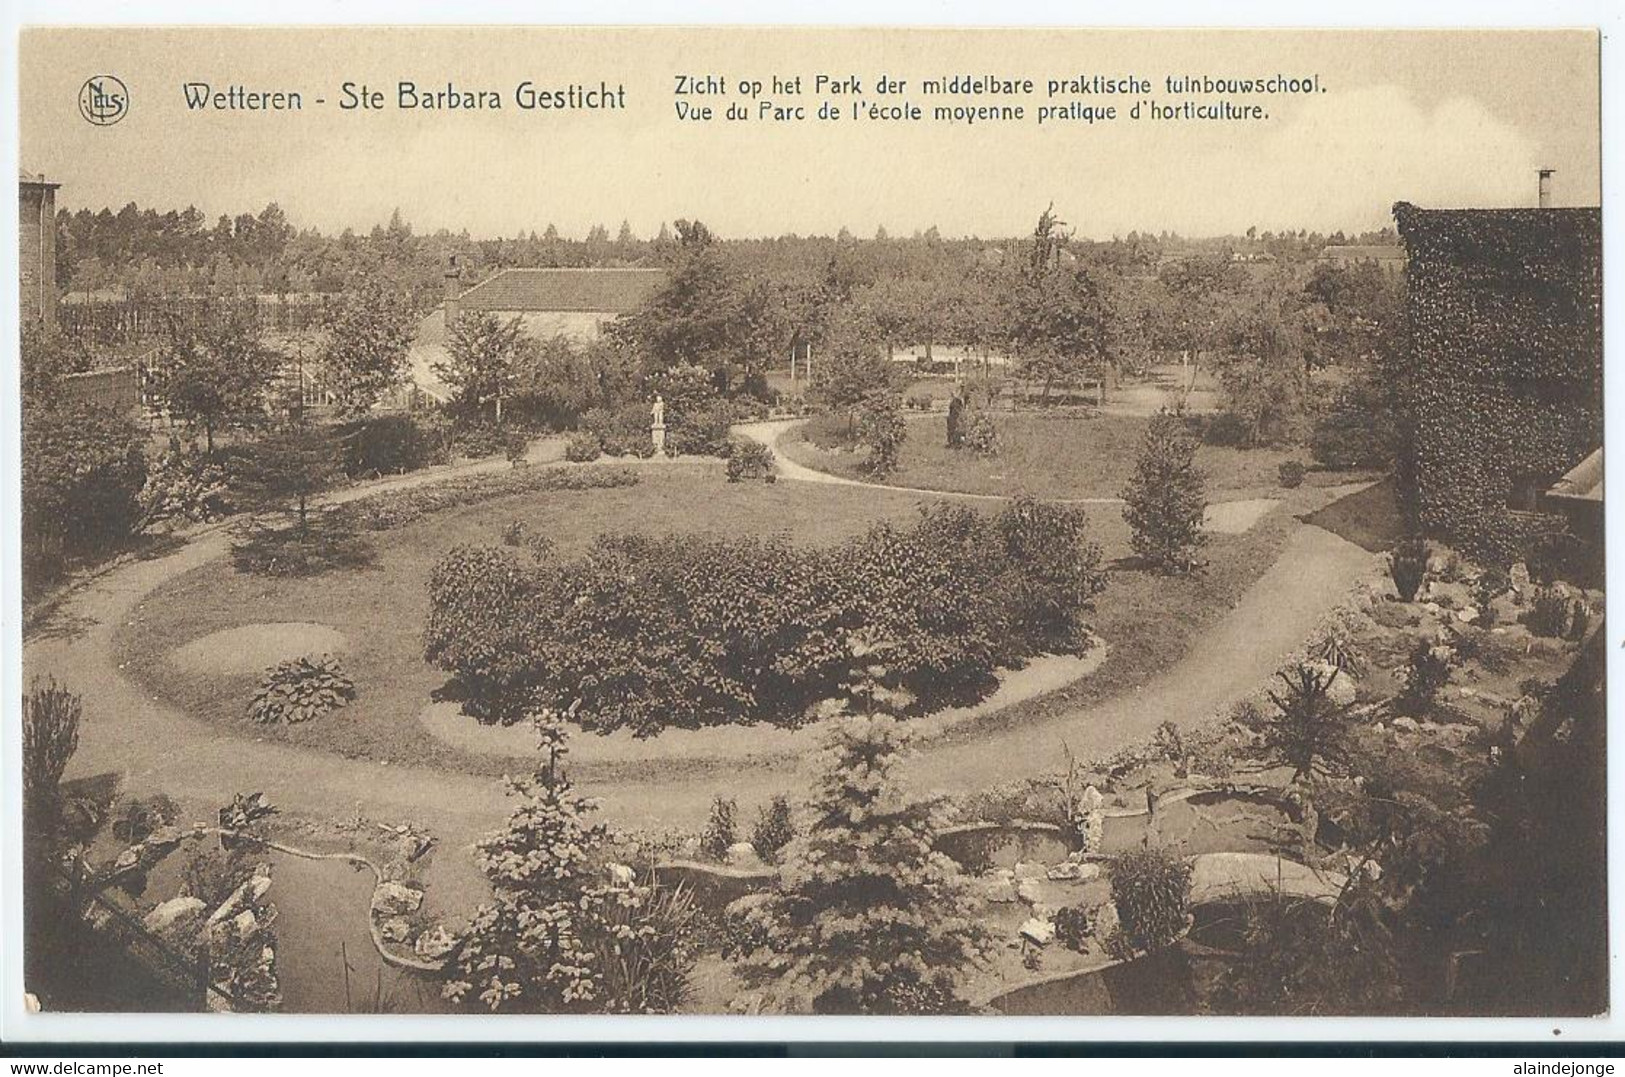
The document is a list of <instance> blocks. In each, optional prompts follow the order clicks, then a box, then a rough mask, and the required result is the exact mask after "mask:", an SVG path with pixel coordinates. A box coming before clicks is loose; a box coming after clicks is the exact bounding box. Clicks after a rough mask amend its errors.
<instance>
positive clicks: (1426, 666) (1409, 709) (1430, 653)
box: [1393, 640, 1450, 718]
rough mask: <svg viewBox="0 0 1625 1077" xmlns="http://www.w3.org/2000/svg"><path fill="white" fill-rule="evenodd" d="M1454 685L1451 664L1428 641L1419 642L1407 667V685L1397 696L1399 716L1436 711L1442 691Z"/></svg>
mask: <svg viewBox="0 0 1625 1077" xmlns="http://www.w3.org/2000/svg"><path fill="white" fill-rule="evenodd" d="M1449 683H1450V661H1449V659H1448V658H1446V657H1445V656H1444V655H1443V654H1441V653H1440V652H1439V651H1438V649H1436V648H1435V647H1434V646H1433V645H1432V644H1430V643H1428V641H1427V640H1418V641H1417V643H1416V646H1415V647H1414V648H1413V649H1412V650H1411V658H1410V663H1409V664H1408V665H1407V666H1406V667H1405V684H1404V687H1402V688H1401V689H1400V692H1399V694H1398V695H1397V696H1395V697H1394V702H1393V708H1394V711H1395V712H1396V713H1398V714H1402V715H1406V716H1409V717H1412V718H1420V717H1423V716H1424V715H1426V714H1428V713H1429V712H1430V711H1432V709H1433V703H1434V700H1435V699H1437V698H1438V695H1439V692H1440V691H1442V690H1443V689H1444V686H1445V685H1446V684H1449Z"/></svg>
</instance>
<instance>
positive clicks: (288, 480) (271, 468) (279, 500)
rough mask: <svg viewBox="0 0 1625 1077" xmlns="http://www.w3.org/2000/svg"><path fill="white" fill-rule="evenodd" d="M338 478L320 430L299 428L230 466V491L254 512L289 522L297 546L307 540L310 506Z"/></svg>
mask: <svg viewBox="0 0 1625 1077" xmlns="http://www.w3.org/2000/svg"><path fill="white" fill-rule="evenodd" d="M339 474H340V466H339V452H338V445H337V443H336V442H335V441H334V439H333V437H332V435H331V434H329V433H328V432H327V431H325V430H321V429H317V428H314V427H308V426H299V427H295V428H292V429H288V430H281V431H275V432H272V433H269V434H266V435H264V436H263V437H260V438H259V439H257V440H256V441H255V442H254V443H253V445H252V446H251V447H250V448H249V451H247V452H245V453H243V454H242V455H241V456H238V457H235V458H234V459H233V461H232V489H233V491H234V492H235V493H236V495H237V497H238V499H239V500H240V501H241V502H242V503H243V504H244V505H246V506H248V507H249V508H251V509H253V510H254V511H257V512H269V513H277V514H281V515H284V516H288V517H291V518H292V521H293V526H294V529H295V533H296V534H297V536H298V537H299V538H300V540H301V541H303V540H304V539H306V538H308V537H309V534H310V510H311V502H312V501H313V500H314V499H315V498H316V497H317V496H318V495H320V494H321V493H323V492H324V491H326V490H327V489H328V488H329V487H331V486H332V485H333V483H334V481H335V480H336V479H337V478H338V476H339Z"/></svg>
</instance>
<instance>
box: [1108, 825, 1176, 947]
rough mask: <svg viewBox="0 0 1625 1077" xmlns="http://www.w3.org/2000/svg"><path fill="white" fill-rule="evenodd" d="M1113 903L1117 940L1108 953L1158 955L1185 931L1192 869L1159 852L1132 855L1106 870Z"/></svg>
mask: <svg viewBox="0 0 1625 1077" xmlns="http://www.w3.org/2000/svg"><path fill="white" fill-rule="evenodd" d="M1111 882H1112V901H1113V903H1115V904H1116V906H1117V920H1118V932H1119V937H1118V938H1117V939H1116V940H1115V941H1114V943H1113V944H1112V945H1113V949H1115V950H1116V951H1117V952H1118V953H1119V954H1120V955H1123V956H1126V955H1127V954H1129V953H1134V952H1141V953H1145V952H1150V951H1153V950H1160V949H1162V948H1163V947H1165V946H1168V945H1170V944H1172V943H1173V942H1174V940H1176V939H1178V938H1179V936H1180V934H1181V933H1183V932H1184V930H1185V919H1186V910H1187V907H1188V906H1189V904H1190V896H1191V866H1190V865H1189V864H1188V863H1186V862H1185V861H1184V860H1181V859H1179V858H1178V857H1176V856H1174V855H1172V854H1170V853H1167V852H1165V851H1163V850H1161V849H1136V850H1133V851H1132V852H1127V853H1124V854H1122V855H1121V856H1119V857H1118V858H1117V859H1116V860H1115V861H1113V862H1112V868H1111Z"/></svg>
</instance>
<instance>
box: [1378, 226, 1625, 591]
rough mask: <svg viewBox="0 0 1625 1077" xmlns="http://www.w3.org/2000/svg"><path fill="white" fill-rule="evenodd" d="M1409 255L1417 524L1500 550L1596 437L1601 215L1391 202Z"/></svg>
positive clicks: (1517, 551)
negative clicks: (1518, 501)
mask: <svg viewBox="0 0 1625 1077" xmlns="http://www.w3.org/2000/svg"><path fill="white" fill-rule="evenodd" d="M1394 218H1395V220H1396V221H1397V222H1398V225H1399V234H1400V236H1401V237H1402V238H1403V239H1404V241H1405V246H1406V249H1407V251H1408V253H1409V263H1408V265H1407V267H1406V283H1407V297H1406V317H1407V327H1408V331H1409V339H1410V355H1409V361H1408V362H1407V363H1406V364H1404V365H1405V367H1406V377H1405V384H1404V385H1403V386H1402V387H1401V389H1402V398H1403V400H1404V405H1405V406H1404V408H1403V410H1404V412H1405V418H1406V424H1405V425H1406V426H1408V428H1409V429H1408V431H1407V433H1408V438H1407V440H1409V441H1410V442H1411V449H1412V452H1413V459H1412V460H1411V461H1409V463H1411V464H1412V466H1411V467H1404V468H1401V469H1400V471H1401V477H1402V481H1403V482H1405V483H1407V484H1409V485H1411V486H1412V487H1413V488H1412V489H1410V490H1408V491H1406V493H1408V494H1410V495H1411V496H1412V497H1413V498H1414V501H1412V504H1413V505H1414V506H1415V509H1416V511H1417V513H1418V516H1419V523H1420V524H1421V526H1422V528H1423V529H1424V530H1425V531H1427V532H1428V533H1430V534H1434V535H1438V536H1439V537H1441V538H1444V539H1446V540H1448V541H1451V542H1453V543H1455V544H1456V545H1458V546H1460V547H1461V548H1463V549H1464V550H1466V551H1467V552H1468V553H1470V554H1472V555H1474V556H1479V557H1485V558H1493V559H1495V560H1500V561H1507V560H1512V559H1515V558H1517V557H1519V556H1521V555H1522V554H1523V553H1524V547H1525V546H1526V544H1527V543H1528V541H1529V540H1530V538H1531V537H1532V536H1531V534H1530V532H1531V529H1532V527H1535V526H1538V525H1535V524H1533V523H1532V522H1531V521H1530V520H1529V519H1528V518H1526V517H1523V516H1521V515H1519V514H1517V513H1514V512H1512V511H1511V510H1510V509H1509V507H1508V500H1509V498H1510V497H1511V496H1512V494H1513V492H1514V488H1515V486H1530V487H1534V486H1538V488H1539V489H1542V490H1544V489H1545V488H1546V487H1547V486H1549V485H1551V483H1552V482H1553V481H1555V480H1556V479H1557V478H1559V477H1560V476H1561V475H1562V474H1563V473H1564V472H1565V471H1567V470H1568V469H1569V468H1571V467H1573V466H1574V465H1575V464H1577V463H1579V462H1580V461H1581V460H1582V459H1584V458H1585V457H1586V456H1587V455H1588V454H1589V453H1590V452H1592V451H1593V450H1594V449H1596V448H1597V447H1598V446H1599V445H1601V444H1602V432H1603V407H1602V405H1603V400H1602V215H1601V212H1600V211H1599V210H1596V209H1512V210H1426V209H1418V208H1416V207H1415V206H1411V205H1409V204H1407V203H1404V202H1401V203H1399V204H1398V205H1396V206H1395V207H1394Z"/></svg>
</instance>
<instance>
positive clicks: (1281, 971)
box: [1216, 894, 1399, 1017]
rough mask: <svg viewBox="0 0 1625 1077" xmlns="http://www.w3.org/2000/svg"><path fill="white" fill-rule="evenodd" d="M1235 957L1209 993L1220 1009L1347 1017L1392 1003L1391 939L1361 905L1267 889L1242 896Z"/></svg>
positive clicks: (1395, 980) (1395, 997) (1395, 978)
mask: <svg viewBox="0 0 1625 1077" xmlns="http://www.w3.org/2000/svg"><path fill="white" fill-rule="evenodd" d="M1242 934H1243V942H1242V956H1241V957H1239V958H1238V959H1237V960H1234V961H1229V962H1226V963H1225V966H1224V972H1223V974H1222V976H1221V978H1220V980H1219V984H1218V989H1217V992H1216V1001H1217V1005H1218V1007H1219V1008H1220V1009H1221V1010H1222V1011H1223V1012H1225V1013H1236V1014H1257V1015H1268V1016H1272V1017H1276V1016H1284V1017H1347V1016H1353V1015H1357V1014H1381V1013H1391V1012H1393V1011H1394V1010H1395V1008H1396V1005H1397V1003H1398V1002H1399V989H1398V984H1399V972H1398V967H1397V962H1396V961H1395V958H1394V950H1393V946H1394V942H1393V939H1392V937H1391V935H1390V933H1389V931H1388V930H1387V929H1386V928H1385V927H1384V926H1383V924H1382V922H1381V920H1380V919H1378V918H1377V917H1374V916H1371V915H1368V914H1367V913H1366V911H1365V910H1364V908H1363V906H1362V903H1359V902H1353V901H1350V900H1348V899H1347V898H1345V899H1342V900H1339V901H1338V903H1337V905H1336V906H1335V907H1333V909H1332V910H1331V911H1330V912H1329V913H1328V911H1327V909H1326V906H1324V905H1323V904H1321V903H1320V902H1318V901H1308V900H1303V899H1294V898H1290V897H1287V896H1286V895H1284V894H1270V895H1268V896H1266V897H1264V898H1262V899H1259V900H1255V901H1252V902H1249V903H1248V905H1247V909H1246V913H1245V923H1244V926H1243V928H1242Z"/></svg>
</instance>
